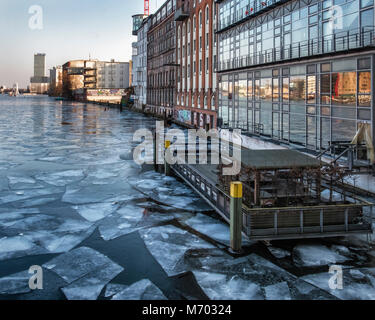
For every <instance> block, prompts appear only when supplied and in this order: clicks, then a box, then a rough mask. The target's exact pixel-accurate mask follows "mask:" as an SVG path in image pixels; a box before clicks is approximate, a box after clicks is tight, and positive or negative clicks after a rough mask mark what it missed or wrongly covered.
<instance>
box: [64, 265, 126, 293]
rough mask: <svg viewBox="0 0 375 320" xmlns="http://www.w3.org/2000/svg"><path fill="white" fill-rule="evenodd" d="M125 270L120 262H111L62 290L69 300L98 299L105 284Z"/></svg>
mask: <svg viewBox="0 0 375 320" xmlns="http://www.w3.org/2000/svg"><path fill="white" fill-rule="evenodd" d="M123 270H124V268H122V267H121V266H119V265H118V264H116V263H114V262H109V263H107V264H105V265H102V266H100V267H99V268H97V269H95V270H93V271H91V272H89V273H87V274H86V275H85V276H83V277H82V278H80V279H78V280H76V281H74V282H73V283H71V284H70V285H68V286H66V287H64V288H62V289H61V290H62V291H63V292H64V294H65V296H66V297H67V299H69V300H96V299H97V298H98V296H99V294H100V292H101V291H102V289H103V288H104V286H105V285H106V284H107V283H108V282H109V281H111V280H112V279H113V278H115V277H116V276H117V275H118V274H119V273H120V272H122V271H123Z"/></svg>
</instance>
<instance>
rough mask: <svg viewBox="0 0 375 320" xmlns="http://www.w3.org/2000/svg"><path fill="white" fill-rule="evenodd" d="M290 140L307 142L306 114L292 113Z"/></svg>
mask: <svg viewBox="0 0 375 320" xmlns="http://www.w3.org/2000/svg"><path fill="white" fill-rule="evenodd" d="M289 116H290V141H293V142H297V143H301V144H305V143H306V141H305V137H306V116H305V115H304V114H293V113H290V114H289Z"/></svg>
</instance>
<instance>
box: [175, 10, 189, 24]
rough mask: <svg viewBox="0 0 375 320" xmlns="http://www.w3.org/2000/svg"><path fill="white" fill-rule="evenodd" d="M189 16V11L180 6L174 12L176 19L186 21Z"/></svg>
mask: <svg viewBox="0 0 375 320" xmlns="http://www.w3.org/2000/svg"><path fill="white" fill-rule="evenodd" d="M187 18H189V11H188V10H184V9H183V8H182V7H181V8H178V9H177V10H176V12H175V14H174V21H184V20H185V19H187Z"/></svg>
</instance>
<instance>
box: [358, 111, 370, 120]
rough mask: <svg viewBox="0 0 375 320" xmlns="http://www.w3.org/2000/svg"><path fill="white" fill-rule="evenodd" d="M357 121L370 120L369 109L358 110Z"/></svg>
mask: <svg viewBox="0 0 375 320" xmlns="http://www.w3.org/2000/svg"><path fill="white" fill-rule="evenodd" d="M358 119H360V120H371V110H369V109H358Z"/></svg>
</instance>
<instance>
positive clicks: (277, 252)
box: [268, 246, 291, 259]
mask: <svg viewBox="0 0 375 320" xmlns="http://www.w3.org/2000/svg"><path fill="white" fill-rule="evenodd" d="M268 250H269V251H270V252H271V253H272V255H273V256H274V257H275V258H277V259H283V258H285V257H289V256H290V254H291V253H290V252H289V251H288V250H285V249H282V248H277V247H271V246H270V247H268Z"/></svg>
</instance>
